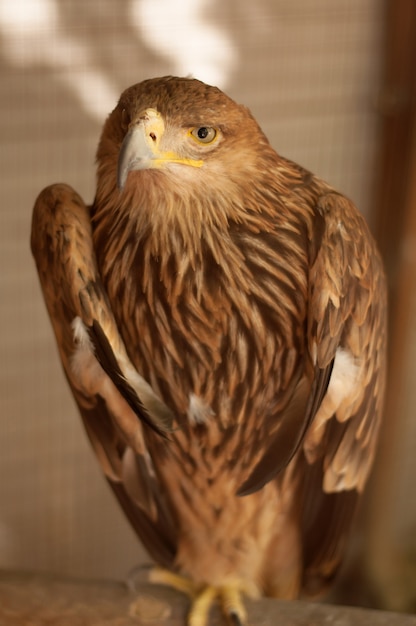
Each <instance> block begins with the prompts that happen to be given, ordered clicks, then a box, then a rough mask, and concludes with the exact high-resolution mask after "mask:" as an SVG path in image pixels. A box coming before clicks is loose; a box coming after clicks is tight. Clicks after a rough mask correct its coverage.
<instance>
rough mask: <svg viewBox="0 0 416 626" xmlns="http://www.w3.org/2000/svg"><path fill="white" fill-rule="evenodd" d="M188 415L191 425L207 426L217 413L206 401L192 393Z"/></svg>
mask: <svg viewBox="0 0 416 626" xmlns="http://www.w3.org/2000/svg"><path fill="white" fill-rule="evenodd" d="M187 415H188V419H189V421H190V423H191V424H205V423H206V422H207V421H208V419H209V418H210V417H212V416H213V415H215V413H214V411H213V410H212V409H211V407H210V406H208V405H207V404H206V403H205V402H204V400H202V399H201V398H199V397H198V396H196V395H195V394H194V393H191V394H190V395H189V406H188V411H187Z"/></svg>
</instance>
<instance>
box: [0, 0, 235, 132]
mask: <svg viewBox="0 0 416 626" xmlns="http://www.w3.org/2000/svg"><path fill="white" fill-rule="evenodd" d="M214 3H215V0H125V1H124V2H120V3H118V4H117V9H115V8H114V5H111V4H109V3H107V4H105V3H101V4H98V3H96V2H92V3H91V2H90V3H84V4H85V5H87V6H84V7H82V8H81V7H80V6H79V5H80V4H81V3H75V5H76V10H74V8H72V10H71V8H70V7H68V6H64V5H63V3H60V2H59V0H14V1H13V2H10V0H0V32H1V40H2V52H3V56H4V57H5V58H6V59H7V60H8V62H9V63H10V64H11V65H14V66H17V67H24V68H31V67H45V68H47V69H48V70H50V71H52V72H55V73H56V78H57V79H58V80H59V81H61V82H62V83H64V84H65V86H68V87H69V88H70V89H71V91H72V92H73V93H74V95H75V96H76V97H77V99H78V100H79V102H80V105H81V106H82V108H83V109H84V110H85V112H87V113H88V114H89V115H91V116H92V117H95V118H97V119H98V120H100V121H101V120H102V119H103V117H105V116H106V115H107V114H108V112H109V111H111V109H112V108H113V107H114V104H115V102H117V100H118V97H119V94H120V87H119V83H118V81H116V80H115V79H114V77H113V76H112V74H113V72H112V69H114V70H116V72H117V70H118V68H117V65H120V66H121V68H120V69H121V70H122V67H123V66H124V67H125V66H126V65H127V66H129V68H130V69H131V65H132V64H134V62H135V59H138V58H141V57H140V56H139V55H137V51H136V54H134V49H135V48H136V50H137V48H139V49H140V47H142V46H143V45H144V46H145V47H147V49H148V50H149V51H151V52H152V53H154V54H156V55H157V56H159V57H161V58H162V59H163V60H164V61H165V62H166V66H167V67H169V68H170V71H171V73H172V74H175V75H178V76H186V75H193V76H195V77H197V78H200V79H201V80H203V81H205V82H208V83H211V84H215V85H217V86H219V87H220V88H225V87H226V85H227V82H228V79H229V77H230V74H231V72H232V71H233V68H234V67H235V65H236V60H237V52H236V47H235V46H234V45H233V42H232V41H231V38H230V36H229V33H227V32H226V31H225V30H223V29H222V28H221V27H219V26H218V25H217V24H214V22H213V23H210V21H209V18H208V17H207V12H208V9H209V8H210V5H211V4H214ZM66 4H67V3H66ZM75 5H73V6H75ZM80 9H81V10H80ZM115 20H117V21H118V20H120V21H124V28H123V29H119V30H118V31H117V32H118V33H122V36H123V39H124V37H125V38H126V40H127V43H128V44H129V45H128V46H127V48H128V49H129V50H130V52H131V53H132V54H130V55H129V54H128V53H127V52H128V51H127V48H126V54H120V43H121V41H120V38H121V35H116V34H115V29H114V21H115ZM97 21H99V22H104V23H105V24H102V25H103V26H107V28H104V29H103V31H104V33H105V39H103V41H102V44H103V49H102V50H100V48H98V49H97V40H96V37H94V40H93V39H92V38H89V37H88V33H89V31H92V29H93V28H96V26H97ZM68 25H71V29H70V30H69V28H67V26H68ZM74 26H75V29H74ZM109 27H111V29H112V30H113V29H114V30H113V32H111V30H110V31H109ZM115 38H118V39H119V41H118V42H117V46H116V42H115V41H114V39H115ZM111 49H114V55H112V58H110V59H108V61H109V62H108V63H103V61H106V60H107V58H106V57H107V55H108V53H109V52H111ZM146 77H148V76H146ZM149 77H150V74H149Z"/></svg>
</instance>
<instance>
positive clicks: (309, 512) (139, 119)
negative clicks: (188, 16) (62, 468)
mask: <svg viewBox="0 0 416 626" xmlns="http://www.w3.org/2000/svg"><path fill="white" fill-rule="evenodd" d="M212 135H214V136H213V138H211V137H212ZM97 161H98V177H97V192H96V197H95V201H94V203H93V205H92V207H91V208H87V207H86V206H85V204H84V203H83V201H82V200H81V198H80V197H79V196H78V195H77V194H76V193H75V192H74V191H73V190H72V189H71V188H70V187H68V186H66V185H53V186H51V187H49V188H47V189H46V190H44V191H43V192H42V193H41V194H40V196H39V197H38V199H37V201H36V204H35V208H34V215H33V225H32V250H33V254H34V256H35V259H36V263H37V267H38V271H39V276H40V280H41V284H42V288H43V292H44V296H45V300H46V304H47V307H48V311H49V315H50V317H51V320H52V324H53V326H54V330H55V333H56V337H57V342H58V345H59V349H60V354H61V359H62V362H63V366H64V369H65V372H66V375H67V377H68V380H69V383H70V385H71V387H72V390H73V393H74V395H75V398H76V400H77V402H78V405H79V407H80V411H81V414H82V417H83V420H84V423H85V426H86V429H87V432H88V435H89V437H90V439H91V442H92V445H93V447H94V449H95V452H96V454H97V456H98V458H99V461H100V463H101V466H102V468H103V471H104V473H105V475H106V477H107V478H108V480H109V482H110V484H111V486H112V487H113V489H114V491H115V493H116V495H117V497H118V499H119V501H120V503H121V505H122V506H123V508H124V510H125V512H126V514H127V516H128V517H129V519H130V521H131V523H132V524H133V526H134V528H135V529H136V531H137V533H138V535H139V537H140V538H141V540H142V541H143V543H144V545H145V547H146V548H147V550H148V551H149V553H150V554H151V555H152V556H153V557H154V558H155V560H156V561H157V562H158V563H160V564H161V565H162V566H164V567H166V568H169V569H172V570H174V571H178V572H180V573H181V574H184V575H187V576H189V577H190V578H191V579H192V580H194V581H196V582H197V583H198V584H201V585H215V586H221V585H224V586H225V585H227V584H229V583H230V582H231V583H233V582H236V581H237V582H240V583H241V584H240V588H244V590H246V591H249V592H252V593H253V594H255V593H264V594H269V595H274V596H278V597H284V598H294V597H296V596H298V595H299V594H300V593H302V591H306V592H307V591H310V592H313V593H315V592H316V591H319V589H320V588H322V587H325V585H326V584H327V583H328V582H329V581H330V580H331V579H332V577H333V576H334V574H335V572H336V570H337V568H338V566H339V563H340V560H341V557H342V553H343V551H344V547H345V540H346V537H347V534H348V531H349V527H350V524H351V520H352V517H353V513H354V509H355V506H356V501H357V499H358V496H359V494H360V493H361V492H362V490H363V487H364V485H365V483H366V481H367V478H368V474H369V471H370V469H371V465H372V461H373V457H374V451H375V446H376V441H377V433H378V430H379V425H380V414H381V407H382V400H383V388H384V378H385V373H384V369H385V333H386V329H385V326H386V321H385V320H386V312H385V311H386V297H385V281H384V275H383V269H382V264H381V261H380V258H379V255H378V253H377V250H376V247H375V244H374V242H373V240H372V238H371V235H370V233H369V231H368V228H367V226H366V224H365V222H364V219H363V218H362V217H361V215H360V214H359V213H358V212H357V210H356V209H355V207H354V206H353V204H352V203H351V202H350V201H349V200H348V199H346V198H345V197H344V196H342V195H341V194H339V193H337V192H336V191H334V190H333V189H332V188H331V187H329V186H328V185H327V184H326V183H324V182H322V181H321V180H319V179H318V178H316V177H315V176H313V175H312V174H310V173H309V172H307V171H305V170H304V169H302V168H301V167H299V166H298V165H296V164H294V163H292V162H290V161H288V160H287V159H284V158H283V157H281V156H279V155H277V154H276V153H275V152H274V150H273V149H272V148H271V146H270V144H269V143H268V141H267V139H266V137H265V136H264V134H263V133H262V131H261V130H260V128H259V126H258V125H257V123H256V121H255V120H254V119H253V117H252V116H251V115H250V113H249V111H248V110H247V109H246V108H244V107H242V106H239V105H237V104H235V103H234V102H233V101H232V100H231V99H230V98H228V97H227V96H225V95H224V94H223V93H222V92H220V91H219V90H218V89H216V88H213V87H209V86H206V85H204V84H203V83H200V82H199V81H196V80H191V79H178V78H171V77H169V78H162V79H154V80H149V81H145V82H143V83H140V84H138V85H135V86H133V87H131V88H130V89H128V90H126V91H125V92H124V93H123V94H122V96H121V98H120V101H119V103H118V105H117V107H116V108H115V109H114V111H113V112H112V113H111V115H110V116H109V118H108V119H107V121H106V123H105V126H104V129H103V133H102V137H101V140H100V143H99V147H98V152H97ZM117 181H118V182H117ZM74 320H75V321H74Z"/></svg>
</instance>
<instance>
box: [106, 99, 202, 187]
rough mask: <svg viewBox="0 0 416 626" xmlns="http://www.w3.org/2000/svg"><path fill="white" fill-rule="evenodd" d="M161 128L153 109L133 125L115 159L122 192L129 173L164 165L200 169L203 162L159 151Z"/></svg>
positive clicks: (162, 131)
mask: <svg viewBox="0 0 416 626" xmlns="http://www.w3.org/2000/svg"><path fill="white" fill-rule="evenodd" d="M164 130H165V125H164V122H163V118H162V116H161V115H160V113H159V112H158V111H156V110H155V109H147V110H146V111H145V112H144V113H143V114H141V115H140V116H139V117H138V118H137V119H136V120H135V121H134V122H132V123H131V124H130V127H129V130H128V131H127V134H126V136H125V137H124V140H123V143H122V144H121V148H120V154H119V157H118V169H117V185H118V188H119V189H120V190H121V191H122V190H123V189H124V186H125V184H126V180H127V175H128V173H129V172H131V171H137V170H144V169H151V168H161V167H164V166H165V165H166V164H168V163H180V164H183V165H192V166H194V167H201V165H203V161H201V160H197V159H189V158H186V157H181V156H180V155H178V154H177V153H176V152H173V151H170V150H167V151H164V150H161V149H160V142H161V139H162V137H163V134H164Z"/></svg>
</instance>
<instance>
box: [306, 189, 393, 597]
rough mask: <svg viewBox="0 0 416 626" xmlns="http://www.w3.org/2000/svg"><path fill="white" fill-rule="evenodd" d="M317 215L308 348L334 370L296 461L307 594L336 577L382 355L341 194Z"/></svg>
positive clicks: (379, 312) (378, 299)
mask: <svg viewBox="0 0 416 626" xmlns="http://www.w3.org/2000/svg"><path fill="white" fill-rule="evenodd" d="M318 208H319V211H320V213H321V215H323V216H324V218H325V222H326V229H325V232H324V235H323V238H322V242H321V246H320V249H319V252H318V254H317V257H316V260H315V262H314V265H313V266H312V268H311V276H310V284H311V296H310V311H309V320H308V327H309V344H310V350H311V353H314V355H315V359H316V362H317V363H318V364H325V363H327V362H328V361H331V360H333V362H334V368H333V372H332V376H331V379H330V381H329V385H328V390H327V393H326V394H325V396H324V397H323V399H322V402H321V405H320V407H319V408H318V410H317V413H316V416H315V419H314V420H313V422H312V424H311V427H310V429H309V431H308V433H307V434H306V437H305V439H304V442H303V452H304V455H305V456H304V457H303V458H302V457H300V458H299V462H300V463H301V464H303V472H304V506H303V538H304V546H305V553H304V567H305V568H304V588H305V590H306V591H310V592H311V593H314V591H316V590H317V589H318V588H322V586H324V585H326V584H328V583H330V582H331V579H332V578H333V576H334V574H335V572H336V570H337V569H338V567H339V564H340V562H341V559H342V556H343V552H344V548H345V543H346V540H347V537H348V534H349V530H350V527H351V524H352V521H353V518H354V513H355V509H356V505H357V502H358V499H359V494H360V492H361V491H362V490H363V488H364V485H365V483H366V481H367V478H368V475H369V471H370V469H371V466H372V462H373V458H374V453H375V447H376V443H377V435H378V430H379V426H380V420H381V407H382V403H383V395H384V380H385V371H384V363H385V351H386V286H385V279H384V275H383V269H382V263H381V260H380V257H379V255H378V252H377V250H376V247H375V244H374V242H373V240H372V237H371V235H370V233H369V231H368V228H367V225H366V223H365V222H364V219H363V218H362V217H361V215H360V214H359V213H358V212H357V211H356V209H355V207H354V206H353V205H352V203H350V202H349V201H348V200H347V199H346V198H344V197H343V196H340V195H339V194H335V193H331V194H328V195H326V196H324V197H322V198H321V200H320V203H319V207H318ZM322 294H325V297H324V298H323V297H322Z"/></svg>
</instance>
